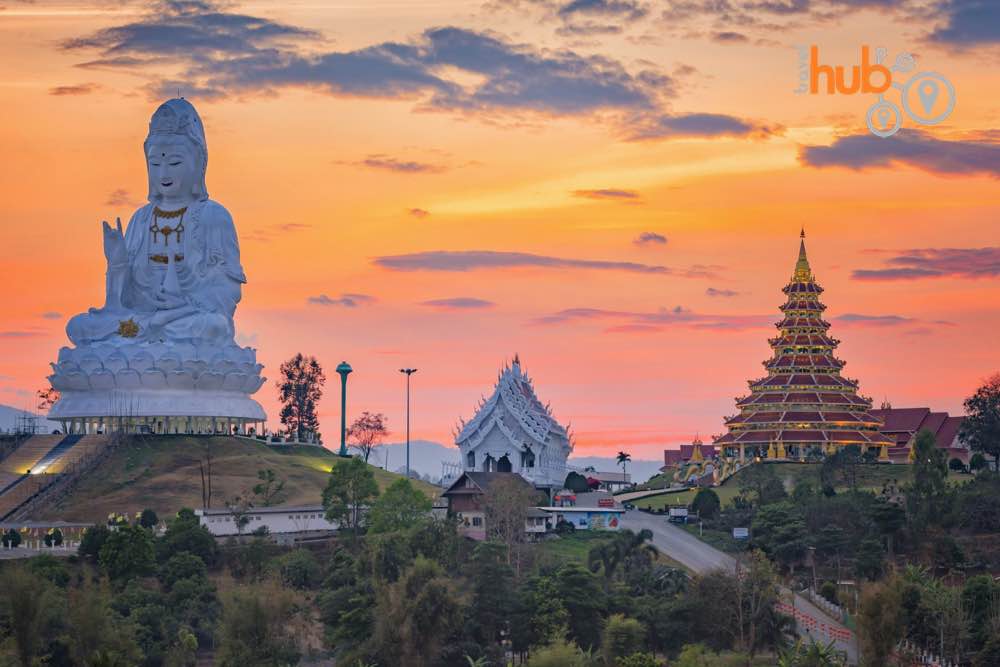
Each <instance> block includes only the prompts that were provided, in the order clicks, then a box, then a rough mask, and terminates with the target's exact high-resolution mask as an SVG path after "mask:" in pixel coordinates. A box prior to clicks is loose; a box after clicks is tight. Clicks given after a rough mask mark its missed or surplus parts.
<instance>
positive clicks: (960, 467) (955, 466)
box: [948, 458, 965, 472]
mask: <svg viewBox="0 0 1000 667" xmlns="http://www.w3.org/2000/svg"><path fill="white" fill-rule="evenodd" d="M948 468H949V469H950V470H953V471H955V472H965V464H964V463H962V459H958V458H953V459H952V460H951V461H948Z"/></svg>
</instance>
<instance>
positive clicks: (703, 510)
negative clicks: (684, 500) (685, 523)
mask: <svg viewBox="0 0 1000 667" xmlns="http://www.w3.org/2000/svg"><path fill="white" fill-rule="evenodd" d="M721 507H722V503H721V502H720V501H719V494H717V493H716V492H715V491H713V490H712V489H707V488H703V489H698V493H696V494H695V496H694V500H693V501H691V509H693V510H694V511H695V512H697V513H698V516H699V517H700V518H702V519H714V518H715V517H716V516H717V515H718V514H719V509H720V508H721Z"/></svg>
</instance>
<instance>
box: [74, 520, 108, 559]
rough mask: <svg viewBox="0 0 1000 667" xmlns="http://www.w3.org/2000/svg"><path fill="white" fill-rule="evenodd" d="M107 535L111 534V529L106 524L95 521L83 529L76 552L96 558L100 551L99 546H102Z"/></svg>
mask: <svg viewBox="0 0 1000 667" xmlns="http://www.w3.org/2000/svg"><path fill="white" fill-rule="evenodd" d="M109 535H111V531H110V530H109V529H108V527H107V526H105V525H102V524H99V523H95V524H94V525H93V526H91V527H90V528H87V529H86V530H84V531H83V539H81V540H80V546H79V547H78V548H77V550H76V552H77V553H78V554H79V555H81V556H83V557H85V558H92V559H94V560H97V557H98V556H99V555H100V553H101V547H103V546H104V543H105V542H106V541H107V540H108V536H109Z"/></svg>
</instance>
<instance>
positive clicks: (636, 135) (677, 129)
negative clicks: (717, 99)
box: [627, 113, 780, 141]
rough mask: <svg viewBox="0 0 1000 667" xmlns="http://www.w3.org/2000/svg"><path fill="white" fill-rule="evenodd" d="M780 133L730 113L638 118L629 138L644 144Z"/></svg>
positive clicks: (628, 133) (629, 132)
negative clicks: (681, 139) (672, 140)
mask: <svg viewBox="0 0 1000 667" xmlns="http://www.w3.org/2000/svg"><path fill="white" fill-rule="evenodd" d="M779 130H780V128H777V127H767V126H765V125H761V124H759V123H755V122H752V121H749V120H744V119H742V118H737V117H736V116H729V115H726V114H717V113H682V114H658V115H657V114H642V115H638V116H635V117H634V122H633V123H632V124H631V125H630V126H629V127H628V130H627V138H628V139H629V140H631V141H644V140H650V139H667V138H671V137H722V136H730V137H748V136H766V135H770V134H777V133H778V132H779Z"/></svg>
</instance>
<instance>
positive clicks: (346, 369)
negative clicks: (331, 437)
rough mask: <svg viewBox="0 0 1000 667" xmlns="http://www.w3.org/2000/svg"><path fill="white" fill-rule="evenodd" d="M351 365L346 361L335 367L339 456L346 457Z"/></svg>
mask: <svg viewBox="0 0 1000 667" xmlns="http://www.w3.org/2000/svg"><path fill="white" fill-rule="evenodd" d="M352 370H354V369H353V368H351V365H350V364H349V363H347V362H346V361H341V362H340V365H339V366H337V373H339V374H340V455H341V456H347V376H348V375H350V373H351V371H352Z"/></svg>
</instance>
